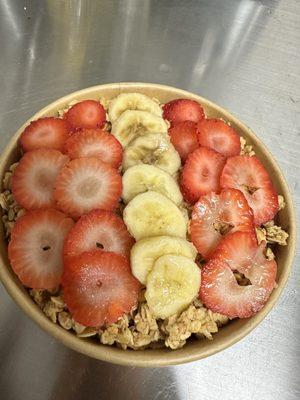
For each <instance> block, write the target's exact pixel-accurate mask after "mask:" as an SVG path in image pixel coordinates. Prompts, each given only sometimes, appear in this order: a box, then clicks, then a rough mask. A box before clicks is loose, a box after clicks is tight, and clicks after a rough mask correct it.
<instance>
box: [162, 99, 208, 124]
mask: <svg viewBox="0 0 300 400" xmlns="http://www.w3.org/2000/svg"><path fill="white" fill-rule="evenodd" d="M163 117H164V118H165V119H167V120H168V121H170V122H171V124H172V125H173V124H175V123H177V122H182V121H193V122H198V121H200V120H201V119H202V118H204V117H205V115H204V110H203V107H202V106H201V104H199V103H198V102H197V101H195V100H190V99H176V100H172V101H169V103H166V104H165V105H164V106H163Z"/></svg>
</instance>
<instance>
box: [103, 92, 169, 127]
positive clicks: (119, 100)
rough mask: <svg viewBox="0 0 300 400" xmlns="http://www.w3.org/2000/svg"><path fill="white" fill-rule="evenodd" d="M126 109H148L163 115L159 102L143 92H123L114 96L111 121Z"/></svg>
mask: <svg viewBox="0 0 300 400" xmlns="http://www.w3.org/2000/svg"><path fill="white" fill-rule="evenodd" d="M126 110H140V111H148V112H149V113H151V114H155V115H157V116H158V117H161V116H162V109H161V108H160V106H159V104H158V103H157V102H156V101H154V100H152V99H151V98H150V97H148V96H145V95H144V94H142V93H121V94H119V96H117V97H116V98H114V99H113V100H112V101H111V102H110V104H109V109H108V116H109V119H110V122H114V121H115V120H116V119H118V118H119V116H120V115H121V114H122V113H123V112H124V111H126Z"/></svg>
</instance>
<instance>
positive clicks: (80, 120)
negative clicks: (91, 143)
mask: <svg viewBox="0 0 300 400" xmlns="http://www.w3.org/2000/svg"><path fill="white" fill-rule="evenodd" d="M64 118H65V119H66V120H67V121H68V122H69V124H70V125H71V127H72V128H73V129H92V128H98V127H101V126H103V125H104V123H105V118H106V113H105V109H104V108H103V106H102V105H101V104H100V103H99V102H98V101H96V100H83V101H81V102H80V103H77V104H75V105H74V106H72V107H71V108H69V110H68V111H67V112H66V113H65V115H64Z"/></svg>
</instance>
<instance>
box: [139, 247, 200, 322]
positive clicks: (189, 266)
mask: <svg viewBox="0 0 300 400" xmlns="http://www.w3.org/2000/svg"><path fill="white" fill-rule="evenodd" d="M200 283H201V272H200V269H199V268H198V266H197V264H196V263H194V262H193V261H192V260H191V259H190V258H187V257H184V256H179V255H174V254H171V255H164V256H162V257H160V258H158V259H157V260H156V261H155V263H154V266H153V268H152V271H151V272H150V273H149V275H148V278H147V289H146V293H145V298H146V300H147V304H148V306H149V308H150V310H151V312H152V313H153V314H154V316H155V317H156V318H167V317H169V316H170V315H173V314H176V313H178V312H181V311H183V310H184V309H185V308H186V307H187V306H188V305H189V304H190V303H191V302H192V301H193V300H194V299H195V298H196V297H197V295H198V292H199V288H200Z"/></svg>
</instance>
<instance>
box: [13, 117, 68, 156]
mask: <svg viewBox="0 0 300 400" xmlns="http://www.w3.org/2000/svg"><path fill="white" fill-rule="evenodd" d="M69 130H70V126H69V124H68V122H67V121H65V120H64V119H60V118H54V117H45V118H39V119H38V120H36V121H32V122H31V123H30V124H29V125H28V126H27V127H26V128H25V129H24V131H23V132H22V134H21V137H20V144H21V146H22V149H23V151H24V152H26V151H30V150H37V149H43V148H47V149H55V150H60V151H62V150H63V147H64V143H65V141H66V140H67V138H68V136H69Z"/></svg>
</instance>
